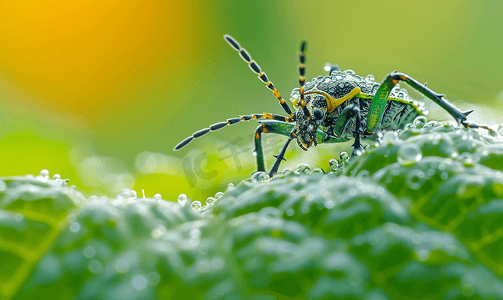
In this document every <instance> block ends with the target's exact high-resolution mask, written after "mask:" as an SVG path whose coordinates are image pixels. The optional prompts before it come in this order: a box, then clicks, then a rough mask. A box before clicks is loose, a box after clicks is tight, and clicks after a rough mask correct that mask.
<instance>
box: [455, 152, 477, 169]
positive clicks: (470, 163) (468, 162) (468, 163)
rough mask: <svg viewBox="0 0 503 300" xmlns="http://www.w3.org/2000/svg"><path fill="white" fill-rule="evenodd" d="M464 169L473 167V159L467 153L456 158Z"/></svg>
mask: <svg viewBox="0 0 503 300" xmlns="http://www.w3.org/2000/svg"><path fill="white" fill-rule="evenodd" d="M457 159H458V160H460V161H461V162H462V163H463V165H464V166H465V167H473V166H475V160H474V159H473V155H472V154H471V153H469V152H463V153H461V154H460V155H458V157H457Z"/></svg>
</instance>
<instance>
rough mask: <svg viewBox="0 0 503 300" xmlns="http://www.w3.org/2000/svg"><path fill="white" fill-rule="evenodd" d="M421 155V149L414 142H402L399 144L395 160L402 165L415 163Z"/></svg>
mask: <svg viewBox="0 0 503 300" xmlns="http://www.w3.org/2000/svg"><path fill="white" fill-rule="evenodd" d="M422 157H423V153H422V152H421V149H420V148H419V146H418V145H416V144H404V145H402V146H400V149H398V153H397V161H398V163H399V164H401V165H402V166H411V165H414V164H416V163H417V162H418V161H420V160H421V158H422Z"/></svg>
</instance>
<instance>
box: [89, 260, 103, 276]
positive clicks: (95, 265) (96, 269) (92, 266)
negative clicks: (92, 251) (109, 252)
mask: <svg viewBox="0 0 503 300" xmlns="http://www.w3.org/2000/svg"><path fill="white" fill-rule="evenodd" d="M87 269H89V271H91V273H93V274H98V273H100V272H101V270H102V269H103V266H102V265H101V263H100V262H99V261H97V260H96V259H93V260H91V261H90V262H89V264H88V265H87Z"/></svg>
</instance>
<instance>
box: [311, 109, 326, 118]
mask: <svg viewBox="0 0 503 300" xmlns="http://www.w3.org/2000/svg"><path fill="white" fill-rule="evenodd" d="M313 115H314V117H315V118H316V119H317V120H321V119H323V115H324V113H323V111H322V110H321V109H319V108H315V109H314V110H313Z"/></svg>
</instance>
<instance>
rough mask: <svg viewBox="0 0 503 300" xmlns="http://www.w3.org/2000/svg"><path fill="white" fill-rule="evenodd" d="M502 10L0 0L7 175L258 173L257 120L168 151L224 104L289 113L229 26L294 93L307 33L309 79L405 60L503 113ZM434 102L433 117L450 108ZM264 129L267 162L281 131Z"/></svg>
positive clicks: (154, 177) (193, 191)
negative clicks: (244, 56)
mask: <svg viewBox="0 0 503 300" xmlns="http://www.w3.org/2000/svg"><path fill="white" fill-rule="evenodd" d="M502 15H503V2H502V1H497V0H494V1H456V0H448V1H433V0H432V1H407V2H397V1H351V2H348V1H269V2H267V3H265V2H259V1H202V0H185V1H121V2H105V3H103V2H102V1H77V2H75V3H74V2H67V1H54V0H51V1H28V3H27V2H14V1H2V2H0V41H1V43H0V175H1V176H7V175H24V174H38V173H39V172H40V170H42V169H48V170H49V171H50V172H51V176H52V175H53V174H55V173H59V174H61V176H62V177H63V178H70V179H71V181H70V184H75V185H76V186H77V187H78V188H79V189H80V190H83V191H85V192H86V193H88V194H89V195H90V194H97V195H108V196H114V195H115V194H117V193H118V192H120V191H121V190H122V189H123V188H131V189H134V190H136V191H137V192H138V194H139V195H141V193H142V190H144V192H145V195H146V196H147V197H152V196H153V195H154V194H156V193H161V194H162V196H163V198H164V199H176V197H177V195H179V194H180V193H185V194H187V195H188V196H189V198H192V199H198V200H203V199H205V198H206V197H208V196H212V195H213V194H214V193H216V192H218V191H223V190H224V189H225V187H226V186H227V184H228V183H229V182H233V183H238V182H239V181H240V180H242V179H245V178H247V177H248V176H249V174H250V173H251V172H252V171H253V170H254V167H255V166H254V157H253V156H252V154H251V151H252V147H253V145H252V135H253V132H254V129H255V127H256V125H257V124H256V123H254V124H239V125H235V126H233V127H230V128H226V129H223V130H221V131H219V132H215V133H211V134H209V135H208V136H206V137H205V138H204V139H199V140H195V141H194V142H192V143H191V144H190V145H189V146H188V147H186V148H184V149H183V150H181V151H179V152H173V150H172V149H173V147H174V146H175V145H176V144H177V143H178V142H179V141H180V140H182V139H184V138H185V137H187V136H189V135H190V134H192V133H193V132H194V131H196V130H199V129H201V128H204V127H207V126H208V125H210V124H213V123H216V122H219V121H224V120H225V119H227V118H230V117H236V116H238V115H240V114H248V113H261V112H264V111H267V112H274V113H282V109H281V108H280V106H279V105H278V103H277V100H276V99H275V98H274V97H273V96H272V95H271V93H270V91H269V90H268V89H266V88H265V87H264V84H263V83H261V82H260V81H259V80H258V79H256V76H255V75H254V74H253V73H252V72H251V71H250V70H249V68H248V67H247V66H246V65H245V63H243V61H242V60H241V59H240V58H239V57H238V55H237V53H236V52H235V51H233V50H232V49H231V48H230V47H229V46H228V45H227V44H226V43H225V42H224V40H223V38H222V36H223V34H230V35H232V36H233V37H235V38H236V39H237V40H238V41H239V42H240V43H241V45H242V46H243V47H245V48H246V49H247V50H248V51H249V52H250V53H251V55H252V56H253V58H254V59H255V60H256V61H257V62H258V64H259V65H260V66H261V67H262V69H263V70H264V71H265V72H266V73H267V74H268V76H269V78H270V79H271V81H273V82H274V84H275V86H276V87H277V89H278V90H279V91H280V92H281V93H282V95H283V98H285V99H288V98H289V94H290V92H291V90H292V89H293V88H295V87H297V84H298V83H297V80H298V56H297V55H298V52H297V51H298V46H299V42H300V41H301V40H302V39H306V40H307V41H308V44H309V46H308V48H309V49H308V51H307V77H308V80H310V79H311V78H312V77H316V76H318V75H324V74H325V72H324V71H323V65H324V64H325V63H326V62H332V63H338V64H339V65H340V66H341V68H342V69H353V70H355V71H356V73H357V74H360V75H362V76H365V75H367V74H369V73H371V74H373V75H374V76H375V77H376V80H378V81H380V80H382V78H383V77H384V76H385V75H386V74H387V73H389V72H391V71H393V70H399V71H402V72H405V73H407V74H409V75H411V76H413V77H415V78H417V79H418V80H419V81H422V82H425V81H427V82H428V85H429V87H431V88H432V89H434V90H435V91H437V92H440V93H445V94H446V95H447V96H446V98H448V99H449V100H451V101H452V102H454V103H455V104H456V105H458V106H459V107H460V108H462V109H470V108H476V109H477V111H476V112H475V113H474V114H473V117H472V120H475V121H479V122H483V123H488V124H490V125H492V124H496V123H502V122H503V121H502V117H501V116H502V115H503V113H502V111H501V107H502V106H503V92H502V91H503V18H502ZM414 95H416V96H417V94H414ZM417 98H418V99H422V98H421V97H420V96H418V97H417ZM426 102H427V103H428V105H430V104H431V102H429V101H426ZM430 110H431V111H432V114H431V116H430V117H429V118H430V119H443V120H448V119H449V117H448V116H446V114H445V113H444V112H443V111H441V110H439V109H438V108H437V107H436V106H435V105H431V106H430ZM250 123H252V122H250ZM266 139H267V145H266V146H265V152H266V153H265V154H266V157H267V159H268V161H267V163H268V165H269V166H271V165H272V163H273V158H272V154H277V153H275V152H279V148H280V147H281V145H282V141H283V139H282V138H281V137H267V136H266ZM349 146H350V143H349V144H347V145H342V148H334V146H333V145H328V146H324V145H321V146H318V147H316V148H311V149H310V151H309V152H307V153H303V151H300V150H299V149H297V147H296V146H292V147H291V150H290V151H289V152H288V154H287V156H286V157H287V159H288V161H287V162H286V163H284V165H282V168H291V167H292V166H294V165H295V164H296V163H299V162H300V161H302V162H308V163H311V164H313V165H314V166H315V167H322V168H324V169H327V168H328V164H327V161H328V160H327V159H328V158H330V157H338V156H339V152H340V151H342V150H343V149H344V147H345V149H349V148H348V147H349ZM301 152H302V153H301Z"/></svg>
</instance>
